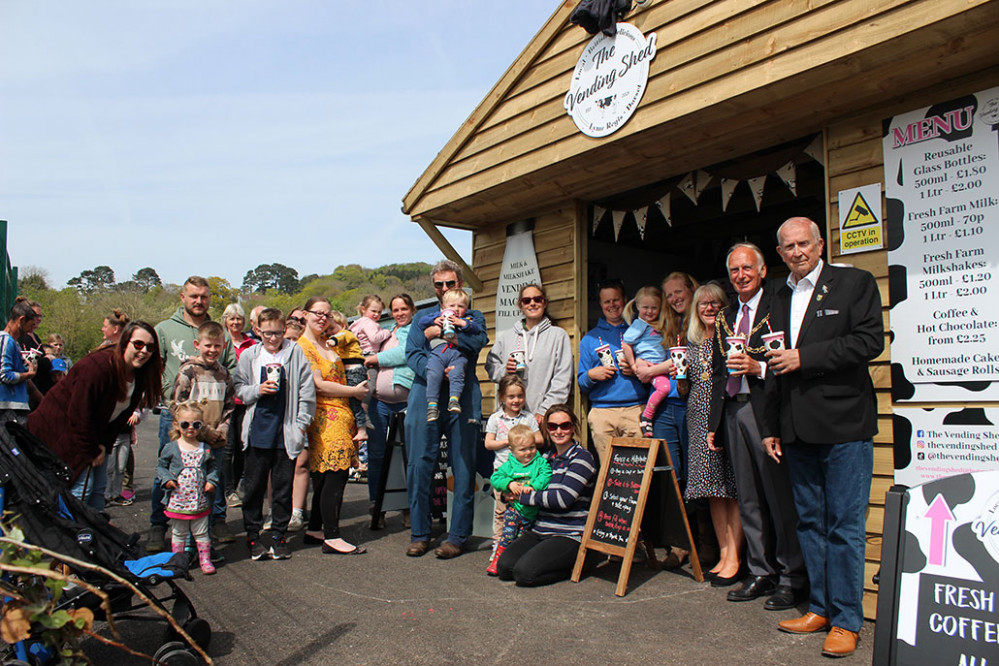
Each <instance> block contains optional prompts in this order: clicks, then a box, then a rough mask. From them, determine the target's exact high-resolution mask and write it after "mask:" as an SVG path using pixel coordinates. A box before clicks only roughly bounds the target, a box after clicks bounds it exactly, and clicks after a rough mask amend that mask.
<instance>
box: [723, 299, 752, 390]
mask: <svg viewBox="0 0 999 666" xmlns="http://www.w3.org/2000/svg"><path fill="white" fill-rule="evenodd" d="M735 334H736V335H741V336H743V337H744V338H746V346H749V306H748V305H746V304H745V303H743V304H742V319H741V320H739V330H737V331H736V332H735ZM740 388H742V375H733V376H731V377H729V378H728V381H727V382H725V392H726V393H728V397H730V398H731V397H733V396H734V395H735V394H736V393H738V392H739V389H740Z"/></svg>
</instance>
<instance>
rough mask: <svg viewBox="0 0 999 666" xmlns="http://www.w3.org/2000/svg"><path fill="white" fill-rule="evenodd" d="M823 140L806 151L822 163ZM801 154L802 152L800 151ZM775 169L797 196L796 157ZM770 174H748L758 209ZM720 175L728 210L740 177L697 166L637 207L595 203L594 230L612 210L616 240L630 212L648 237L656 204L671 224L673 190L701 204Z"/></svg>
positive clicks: (817, 139) (724, 206) (640, 231)
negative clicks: (653, 198) (701, 200)
mask: <svg viewBox="0 0 999 666" xmlns="http://www.w3.org/2000/svg"><path fill="white" fill-rule="evenodd" d="M823 145H824V144H823V141H822V135H821V134H820V135H818V136H816V137H815V139H814V140H812V142H811V143H809V144H808V147H807V148H805V149H804V151H803V154H805V155H807V156H809V157H811V158H812V159H814V160H815V161H816V162H819V163H820V164H822V163H823V153H822V151H823ZM799 155H800V154H799ZM772 173H774V174H776V175H777V177H778V178H780V180H781V182H783V183H784V185H786V186H787V188H788V189H789V190H790V191H791V194H792V195H794V196H795V197H796V196H798V183H797V177H798V176H797V165H796V164H795V161H794V159H790V160H788V161H787V162H786V163H785V164H783V165H782V166H781V167H780V168H778V169H776V170H775V171H773V172H772ZM769 175H770V174H767V173H763V174H760V175H758V176H755V177H753V178H746V179H745V181H746V184H747V185H748V186H749V189H750V192H751V193H752V195H753V202H754V203H755V204H756V210H757V212H759V211H760V210H761V209H762V207H763V192H764V189H765V187H766V181H767V176H769ZM715 179H717V181H718V184H719V188H720V190H721V208H722V211H727V210H728V205H729V203H730V202H731V201H732V197H733V195H734V194H735V190H736V188H737V187H738V186H739V183H741V182H742V180H741V179H740V178H727V177H725V176H721V175H718V174H713V173H711V172H709V171H707V170H705V169H698V170H697V171H691V172H689V173H687V174H685V175H684V176H683V178H681V179H680V180H679V181H678V182H676V183H674V185H673V186H672V187H670V188H669V189H668V190H667V191H666V193H665V194H663V195H662V196H661V197H660V198H659V199H657V200H656V201H653V202H652V203H648V204H643V205H641V206H639V207H637V208H635V209H630V210H614V209H607V208H604V207H601V206H597V205H594V206H593V233H594V234H596V232H597V228H598V227H599V226H600V222H601V220H602V219H603V217H604V214H606V213H607V212H608V210H609V211H610V213H611V219H612V222H613V225H614V241H615V242H617V240H618V239H619V238H620V236H621V229H622V228H623V226H624V220H625V218H626V217H627V214H628V213H631V214H632V215H633V216H634V218H635V226H636V227H637V229H638V234H639V236H640V237H641V238H642V240H645V232H646V231H647V229H648V224H649V218H650V215H651V211H652V207H653V206H655V207H656V208H658V209H659V212H660V213H661V214H662V216H663V219H664V220H665V221H666V225H667V226H669V227H672V226H673V216H672V212H671V197H672V194H673V192H674V191H676V190H679V191H680V192H682V193H683V194H684V195H685V196H686V197H687V198H688V199H690V201H691V203H693V204H694V205H695V206H696V205H698V202H699V201H700V198H701V195H702V194H704V192H705V191H707V189H708V186H709V185H710V184H711V183H712V182H713V181H714V180H715Z"/></svg>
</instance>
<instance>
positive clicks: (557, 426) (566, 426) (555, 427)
mask: <svg viewBox="0 0 999 666" xmlns="http://www.w3.org/2000/svg"><path fill="white" fill-rule="evenodd" d="M545 426H546V427H547V428H548V432H558V431H559V430H561V431H562V432H570V431H571V430H572V421H562V422H561V423H552V422H551V421H549V422H548V423H547V424H545Z"/></svg>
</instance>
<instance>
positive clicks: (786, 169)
mask: <svg viewBox="0 0 999 666" xmlns="http://www.w3.org/2000/svg"><path fill="white" fill-rule="evenodd" d="M777 175H778V176H780V179H781V180H783V181H784V184H785V185H787V187H788V189H789V190H791V194H793V195H794V196H798V180H797V171H796V170H795V168H794V162H793V161H792V162H788V163H787V164H785V165H784V166H782V167H781V168H779V169H777Z"/></svg>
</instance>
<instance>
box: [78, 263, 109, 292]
mask: <svg viewBox="0 0 999 666" xmlns="http://www.w3.org/2000/svg"><path fill="white" fill-rule="evenodd" d="M66 284H68V285H69V286H70V287H73V288H74V289H76V290H77V291H79V292H80V293H82V294H94V293H97V292H102V291H110V290H112V289H113V288H114V287H115V279H114V271H113V270H111V267H110V266H97V267H96V268H94V269H93V270H90V271H83V272H82V273H80V274H79V275H78V276H77V277H75V278H70V279H69V280H67V281H66Z"/></svg>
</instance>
